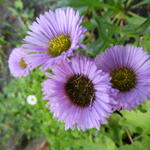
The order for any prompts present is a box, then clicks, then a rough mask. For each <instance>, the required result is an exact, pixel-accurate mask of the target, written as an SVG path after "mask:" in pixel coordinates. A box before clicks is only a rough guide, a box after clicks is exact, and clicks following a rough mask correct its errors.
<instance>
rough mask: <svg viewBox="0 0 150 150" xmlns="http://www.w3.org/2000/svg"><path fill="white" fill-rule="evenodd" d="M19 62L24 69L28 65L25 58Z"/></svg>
mask: <svg viewBox="0 0 150 150" xmlns="http://www.w3.org/2000/svg"><path fill="white" fill-rule="evenodd" d="M19 64H20V67H21V68H22V69H25V68H26V67H27V64H26V63H25V60H24V59H23V58H21V59H20V62H19Z"/></svg>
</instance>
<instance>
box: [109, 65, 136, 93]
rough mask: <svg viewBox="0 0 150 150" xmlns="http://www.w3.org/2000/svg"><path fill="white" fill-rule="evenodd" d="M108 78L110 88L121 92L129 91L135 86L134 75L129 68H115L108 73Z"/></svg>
mask: <svg viewBox="0 0 150 150" xmlns="http://www.w3.org/2000/svg"><path fill="white" fill-rule="evenodd" d="M110 76H111V77H112V79H111V83H112V87H113V88H116V89H118V90H119V91H121V92H127V91H130V90H131V89H132V88H134V87H135V85H136V75H135V73H134V71H132V70H131V69H129V68H126V67H121V68H116V69H114V70H113V71H112V72H111V73H110Z"/></svg>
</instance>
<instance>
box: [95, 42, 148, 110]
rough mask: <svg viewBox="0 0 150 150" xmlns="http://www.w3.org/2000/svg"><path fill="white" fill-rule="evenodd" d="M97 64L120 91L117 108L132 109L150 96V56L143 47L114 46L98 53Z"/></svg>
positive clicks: (117, 96)
mask: <svg viewBox="0 0 150 150" xmlns="http://www.w3.org/2000/svg"><path fill="white" fill-rule="evenodd" d="M96 64H97V66H98V68H99V69H102V70H103V71H105V72H107V73H109V74H110V76H111V77H112V79H111V83H112V87H113V88H115V89H117V90H118V91H119V92H118V94H117V95H116V97H115V99H116V100H117V101H118V104H117V105H116V109H131V108H132V107H137V106H138V105H139V104H141V103H144V99H149V98H150V57H149V55H148V54H147V52H145V51H144V50H143V48H142V47H135V46H129V45H127V46H121V45H119V46H114V47H112V48H109V49H107V50H106V51H105V52H104V53H102V54H100V55H98V56H97V57H96Z"/></svg>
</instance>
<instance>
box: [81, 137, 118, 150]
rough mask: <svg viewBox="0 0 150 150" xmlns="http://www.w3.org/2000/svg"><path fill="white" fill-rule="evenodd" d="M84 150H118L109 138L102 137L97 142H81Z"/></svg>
mask: <svg viewBox="0 0 150 150" xmlns="http://www.w3.org/2000/svg"><path fill="white" fill-rule="evenodd" d="M80 142H81V146H82V147H83V150H117V148H116V146H115V143H114V142H113V141H112V140H111V139H110V138H108V137H107V136H104V135H101V136H99V138H98V139H97V141H96V142H94V143H93V142H88V141H80Z"/></svg>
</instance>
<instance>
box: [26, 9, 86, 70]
mask: <svg viewBox="0 0 150 150" xmlns="http://www.w3.org/2000/svg"><path fill="white" fill-rule="evenodd" d="M81 23H82V17H80V15H79V12H78V11H74V10H73V9H72V8H66V9H63V8H57V9H56V10H55V11H54V12H53V11H51V10H49V11H48V12H45V13H44V15H40V16H39V18H37V19H36V21H35V22H33V24H32V25H31V26H30V27H29V28H30V30H31V31H29V32H28V34H29V35H28V36H26V37H25V39H24V42H25V44H24V45H23V46H24V47H25V48H26V49H27V51H28V52H31V53H30V57H29V61H30V62H31V64H32V66H33V67H34V68H35V67H37V66H39V65H43V70H46V69H47V68H48V67H51V66H52V65H54V64H56V63H58V62H59V61H61V60H62V59H65V58H67V57H68V56H72V55H73V51H74V50H76V49H77V48H78V47H79V46H83V45H82V44H80V40H81V39H82V37H83V33H84V32H85V31H86V29H85V28H83V27H82V26H81V25H80V24H81Z"/></svg>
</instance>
